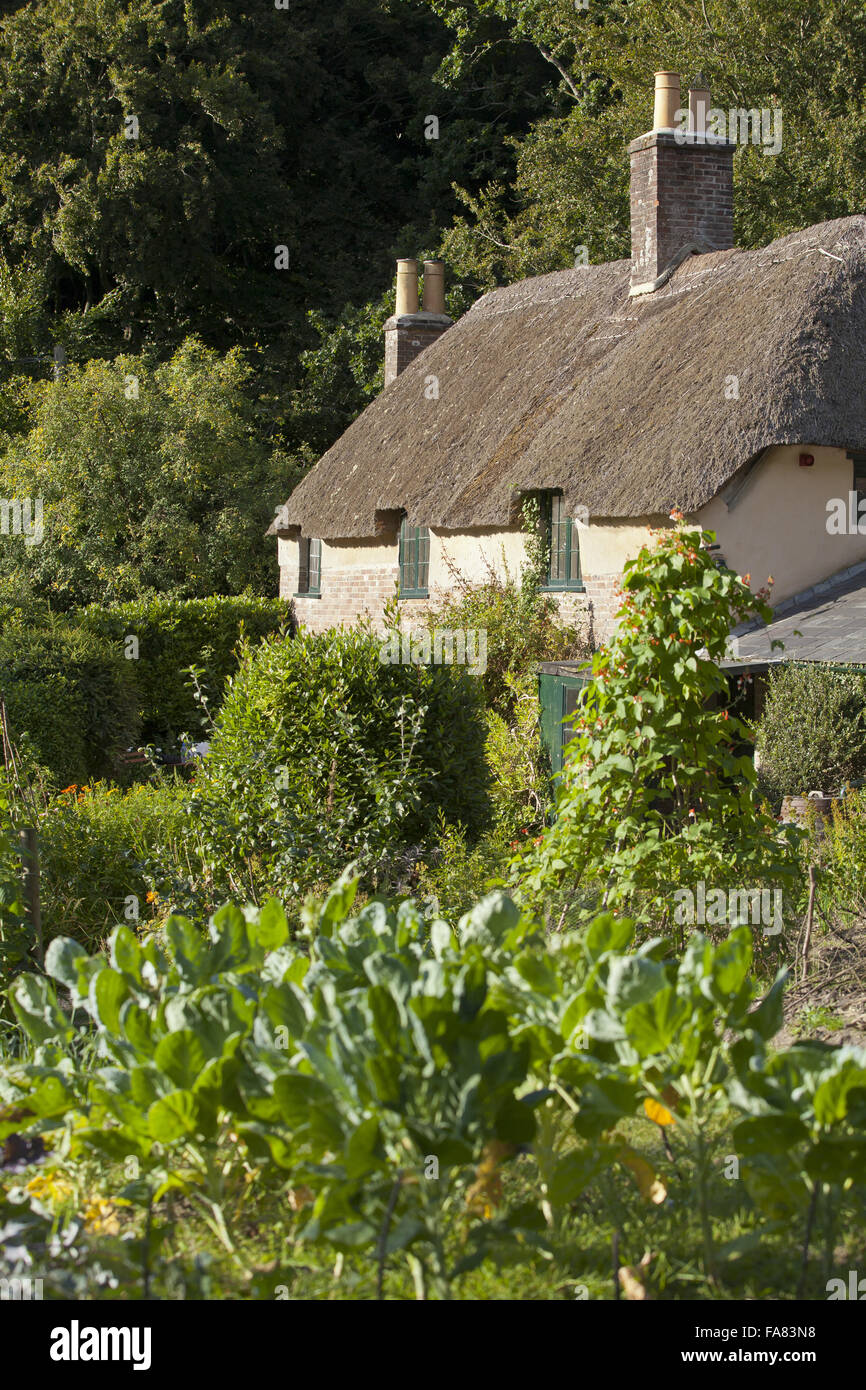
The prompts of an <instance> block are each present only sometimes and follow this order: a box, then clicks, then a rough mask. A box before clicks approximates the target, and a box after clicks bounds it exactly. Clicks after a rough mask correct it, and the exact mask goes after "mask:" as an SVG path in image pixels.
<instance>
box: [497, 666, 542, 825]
mask: <svg viewBox="0 0 866 1390" xmlns="http://www.w3.org/2000/svg"><path fill="white" fill-rule="evenodd" d="M504 687H505V690H506V691H507V692H508V696H509V698H510V705H511V709H510V714H509V715H508V717H507V718H506V717H505V716H504V715H502V714H500V713H499V711H498V710H497V709H488V711H487V716H486V718H487V743H486V748H485V752H486V756H487V764H488V767H489V768H490V773H491V780H490V801H491V805H492V807H493V813H494V817H495V819H496V824H497V826H498V827H499V828H500V829H501V831H502V835H503V837H504V838H506V839H508V840H514V839H516V838H517V837H518V836H520V835H528V834H530V833H531V832H536V833H537V832H538V831H540V830H541V828H542V826H543V825H544V823H545V820H546V817H547V811H548V808H549V805H550V801H551V790H550V759H549V758H548V756H547V753H546V751H545V749H544V747H543V746H542V742H541V730H540V724H539V715H540V706H539V699H538V677H537V676H536V675H535V674H534V672H533V673H530V674H528V675H525V676H523V677H522V678H520V679H517V678H516V677H514V676H513V675H512V674H511V673H510V672H507V673H506V676H505V681H504Z"/></svg>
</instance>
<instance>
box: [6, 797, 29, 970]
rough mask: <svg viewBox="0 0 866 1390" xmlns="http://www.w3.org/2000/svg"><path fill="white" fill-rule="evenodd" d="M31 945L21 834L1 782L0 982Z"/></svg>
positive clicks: (16, 964)
mask: <svg viewBox="0 0 866 1390" xmlns="http://www.w3.org/2000/svg"><path fill="white" fill-rule="evenodd" d="M32 944H33V943H32V942H31V941H30V940H29V939H28V933H27V931H26V928H25V925H24V903H23V898H22V883H21V855H20V851H19V847H18V834H17V831H16V829H15V826H14V825H13V823H12V812H11V806H10V798H9V793H8V790H7V788H6V786H5V785H4V784H3V782H2V781H0V979H2V980H4V981H6V982H8V981H9V980H11V978H12V976H13V975H14V974H15V972H16V971H17V970H19V969H20V968H21V966H22V965H23V964H24V962H25V961H26V960H27V952H28V950H29V949H30V947H31V946H32Z"/></svg>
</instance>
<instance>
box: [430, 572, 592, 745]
mask: <svg viewBox="0 0 866 1390" xmlns="http://www.w3.org/2000/svg"><path fill="white" fill-rule="evenodd" d="M452 580H453V581H454V583H455V585H456V596H455V597H453V598H451V599H449V600H448V601H446V602H445V603H443V604H442V605H440V606H439V607H438V608H437V609H436V613H435V617H434V619H433V621H434V622H435V625H436V626H437V627H443V628H452V629H453V628H464V629H470V628H474V629H476V630H479V631H481V630H483V631H484V632H486V634H487V637H486V641H487V670H486V671H485V672H484V675H483V676H482V678H481V679H482V683H483V686H484V694H485V698H486V700H487V704H488V706H489V708H490V709H493V710H495V711H496V712H497V713H498V714H499V715H501V716H502V717H503V718H505V719H508V718H509V717H510V716H511V715H512V714H513V711H514V703H515V691H514V688H513V686H511V685H510V684H509V679H510V678H515V679H518V680H519V679H520V678H521V677H524V676H526V675H530V674H534V673H535V668H536V666H537V664H538V662H540V661H568V660H579V659H583V658H585V657H588V656H589V655H590V653H591V643H590V637H589V625H588V619H587V620H586V622H581V623H580V624H578V625H572V624H567V623H564V622H563V621H562V620H561V618H560V615H559V609H558V608H557V605H556V603H555V601H554V600H553V599H552V598H551V596H550V595H549V594H544V593H542V592H541V590H540V589H539V587H538V582H537V579H536V577H535V576H533V575H532V574H531V573H530V572H529V571H528V570H527V571H526V572H525V573H524V574H523V575H522V576H521V578H520V580H518V579H515V578H514V576H512V575H510V574H506V577H505V578H504V579H502V578H500V577H499V575H498V574H496V572H495V571H493V570H492V569H491V571H490V572H489V574H488V576H487V578H486V580H485V581H484V582H483V583H482V584H473V583H472V582H470V581H469V580H467V579H466V578H464V576H462V575H461V574H460V573H459V571H458V570H456V569H454V570H453V573H452Z"/></svg>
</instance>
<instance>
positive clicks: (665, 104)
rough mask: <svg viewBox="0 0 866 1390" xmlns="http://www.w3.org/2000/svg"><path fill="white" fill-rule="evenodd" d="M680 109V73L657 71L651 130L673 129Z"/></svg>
mask: <svg viewBox="0 0 866 1390" xmlns="http://www.w3.org/2000/svg"><path fill="white" fill-rule="evenodd" d="M679 109H680V75H679V73H678V72H657V73H656V92H655V110H654V112H653V130H673V129H674V128H675V126H676V114H677V112H678V111H679Z"/></svg>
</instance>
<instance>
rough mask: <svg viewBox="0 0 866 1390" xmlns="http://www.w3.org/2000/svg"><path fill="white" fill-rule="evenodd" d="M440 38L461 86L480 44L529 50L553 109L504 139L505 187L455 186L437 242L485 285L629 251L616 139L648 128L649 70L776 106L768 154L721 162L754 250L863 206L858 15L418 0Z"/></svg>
mask: <svg viewBox="0 0 866 1390" xmlns="http://www.w3.org/2000/svg"><path fill="white" fill-rule="evenodd" d="M429 3H430V4H431V7H432V8H433V9H434V10H436V12H437V13H438V14H439V15H440V16H441V17H443V18H444V19H445V20H446V22H447V23H448V24H449V26H450V28H451V29H452V34H453V43H452V48H451V51H450V53H449V56H448V58H447V60H446V62H445V63H444V65H443V69H442V74H443V76H444V77H445V78H446V80H448V81H454V82H461V81H465V74H466V71H467V69H469V68H471V66H472V64H473V63H474V62H476V61H479V60H481V59H483V56H484V54H485V52H486V51H487V49H488V48H489V46H490V45H491V44H494V43H495V44H497V45H502V44H503V43H510V44H511V46H512V47H513V48H514V49H515V50H518V51H521V52H523V51H525V48H526V46H527V45H532V46H534V47H535V49H536V50H537V52H538V53H539V54H540V55H541V56H542V57H544V59H545V60H546V61H547V62H548V64H549V66H550V67H551V68H552V69H553V70H554V71H555V72H556V73H558V74H559V92H560V96H561V98H562V100H563V101H564V102H566V103H567V105H568V108H569V109H568V110H567V111H566V112H565V114H563V113H562V112H559V111H555V110H553V109H551V112H550V114H549V115H548V116H546V117H544V118H543V119H541V120H539V121H538V122H536V123H535V125H534V127H533V129H532V131H531V132H529V134H528V135H527V136H525V137H519V136H517V137H515V139H514V144H515V152H516V159H517V168H516V175H515V178H514V180H513V182H512V183H508V182H504V183H503V182H496V181H492V182H491V184H490V185H489V186H488V187H487V188H486V189H485V190H484V191H483V192H482V193H481V194H480V195H479V194H477V193H473V191H472V190H470V189H466V190H465V191H464V193H463V201H464V203H465V205H466V213H465V214H464V215H463V216H462V217H460V218H459V219H458V220H457V222H456V223H455V226H454V228H453V229H452V230H451V231H450V232H449V233H448V235H447V236H446V238H445V241H444V248H445V252H446V254H447V255H448V256H449V258H450V260H451V261H452V262H453V263H454V264H455V265H456V266H457V267H458V268H459V269H460V270H461V271H462V272H463V273H473V274H474V275H475V276H477V278H478V281H479V283H481V284H484V285H490V284H495V283H500V282H502V281H505V280H510V279H515V278H518V277H520V276H523V275H531V274H538V273H542V272H544V271H548V270H551V269H557V268H562V267H565V266H568V265H571V264H572V263H573V261H574V258H575V250H576V248H577V247H581V246H586V247H588V249H589V258H590V260H591V261H600V260H607V259H612V258H615V257H617V256H626V255H628V253H629V231H628V220H629V219H628V161H627V159H626V158H625V153H624V150H625V145H626V143H627V141H628V140H630V139H633V138H634V137H635V136H637V135H639V134H640V133H641V132H642V131H644V130H646V129H647V128H648V126H649V124H650V122H651V114H652V82H653V73H654V71H656V70H657V69H660V68H670V69H674V70H678V71H680V72H681V74H682V76H683V79H684V84H687V82H688V81H689V80H693V79H694V78H695V77H696V76H697V75H698V73H703V75H704V77H705V78H706V79H707V81H708V83H709V86H710V90H711V93H712V97H713V103H714V105H716V106H718V107H720V108H722V109H724V110H730V108H732V107H736V108H743V109H745V110H753V109H755V108H758V109H760V108H765V107H766V108H779V109H780V110H781V113H782V121H783V132H782V148H781V151H780V152H779V153H778V154H773V155H769V154H765V153H764V152H763V150H761V149H759V148H755V147H754V146H752V145H749V146H744V147H742V148H740V149H739V150H738V151H737V154H736V156H735V159H734V178H735V237H736V241H737V244H738V245H742V246H759V245H764V244H766V243H767V242H768V241H771V240H772V239H773V238H775V237H778V236H782V235H785V234H786V233H787V232H791V231H794V230H796V229H798V228H800V227H804V226H809V225H810V224H812V223H815V222H820V221H823V220H826V219H830V218H834V217H842V216H847V215H849V214H851V213H855V212H860V211H861V210H862V208H863V206H864V204H866V152H864V151H866V140H864V136H866V115H864V108H863V90H864V85H866V11H864V10H863V9H862V7H861V6H855V5H840V4H839V3H838V2H837V0H796V3H794V4H792V3H791V0H681V3H678V4H671V3H670V0H629V3H628V4H627V5H623V6H618V5H614V4H611V3H609V0H590V3H589V4H588V5H587V6H586V7H581V6H580V5H579V4H574V3H572V0H468V2H467V0H459V3H458V0H429Z"/></svg>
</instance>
